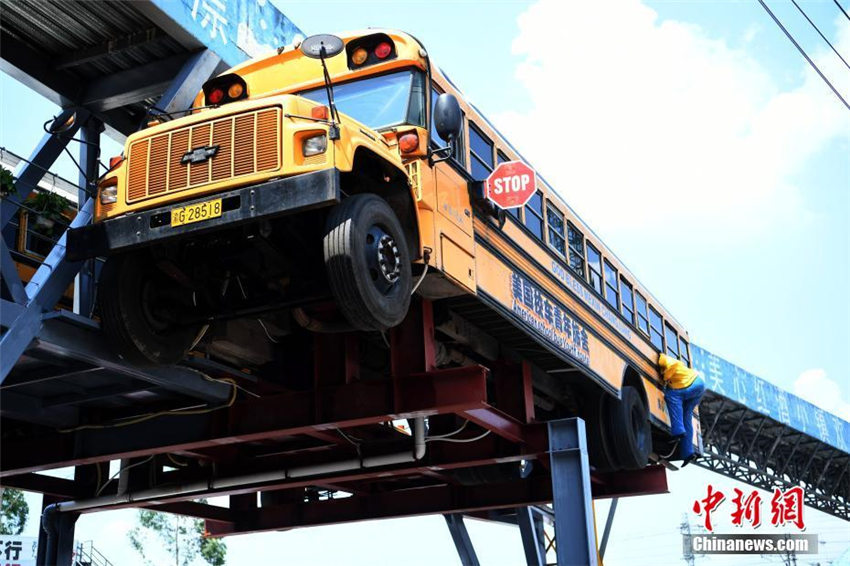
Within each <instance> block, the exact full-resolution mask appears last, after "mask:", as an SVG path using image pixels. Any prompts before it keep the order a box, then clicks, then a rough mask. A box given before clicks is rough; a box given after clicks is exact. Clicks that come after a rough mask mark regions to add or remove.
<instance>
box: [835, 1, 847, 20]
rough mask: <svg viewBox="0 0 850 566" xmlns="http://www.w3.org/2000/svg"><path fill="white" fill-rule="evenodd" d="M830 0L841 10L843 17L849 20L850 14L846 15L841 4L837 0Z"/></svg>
mask: <svg viewBox="0 0 850 566" xmlns="http://www.w3.org/2000/svg"><path fill="white" fill-rule="evenodd" d="M832 1H833V2H835V5H836V6H838V9H839V10H841V13H842V14H844V17H845V18H847V19H848V20H850V16H848V15H847V11H846V10H844V8H842V7H841V4H839V3H838V0H832Z"/></svg>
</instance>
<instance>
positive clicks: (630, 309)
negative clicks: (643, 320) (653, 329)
mask: <svg viewBox="0 0 850 566" xmlns="http://www.w3.org/2000/svg"><path fill="white" fill-rule="evenodd" d="M634 308H635V307H634V294H633V293H632V286H631V285H630V284H629V282H628V281H626V280H625V279H623V278H622V277H620V313H622V315H623V316H624V317H626V320H628V321H629V324H634V323H635V313H634Z"/></svg>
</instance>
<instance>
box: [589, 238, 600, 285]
mask: <svg viewBox="0 0 850 566" xmlns="http://www.w3.org/2000/svg"><path fill="white" fill-rule="evenodd" d="M587 268H588V269H587V281H588V283H590V285H591V286H592V287H593V288H594V289H596V292H597V293H599V294H600V295H601V294H602V256H601V255H600V254H599V250H597V249H596V248H594V247H593V244H591V243H590V242H588V243H587Z"/></svg>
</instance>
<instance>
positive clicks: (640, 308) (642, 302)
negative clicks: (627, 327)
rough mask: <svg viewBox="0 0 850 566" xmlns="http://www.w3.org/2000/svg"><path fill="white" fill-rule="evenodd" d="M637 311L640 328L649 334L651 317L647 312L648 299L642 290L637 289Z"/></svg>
mask: <svg viewBox="0 0 850 566" xmlns="http://www.w3.org/2000/svg"><path fill="white" fill-rule="evenodd" d="M635 311H636V312H637V327H638V329H639V330H640V331H641V332H643V333H644V334H646V335H647V336H649V319H648V318H647V316H648V315H647V314H646V299H644V298H643V295H641V294H640V292H638V291H635Z"/></svg>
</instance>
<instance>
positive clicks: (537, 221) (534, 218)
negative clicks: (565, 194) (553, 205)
mask: <svg viewBox="0 0 850 566" xmlns="http://www.w3.org/2000/svg"><path fill="white" fill-rule="evenodd" d="M525 226H526V228H528V229H529V230H531V233H532V234H534V235H535V236H537V237H538V238H539V239H541V240H542V239H543V193H541V192H540V191H537V192H536V193H534V194H533V195H531V199H529V201H528V203H527V204H526V205H525Z"/></svg>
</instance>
